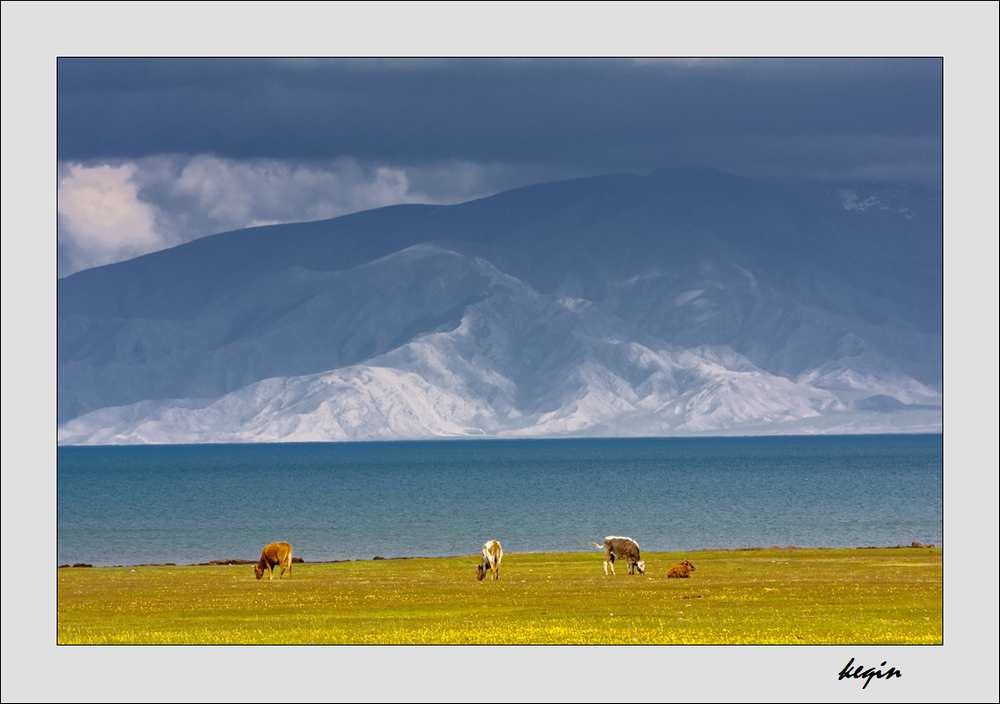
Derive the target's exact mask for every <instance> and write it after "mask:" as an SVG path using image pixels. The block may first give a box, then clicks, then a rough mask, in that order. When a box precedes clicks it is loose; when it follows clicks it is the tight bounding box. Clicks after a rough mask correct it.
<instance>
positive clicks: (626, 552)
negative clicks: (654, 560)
mask: <svg viewBox="0 0 1000 704" xmlns="http://www.w3.org/2000/svg"><path fill="white" fill-rule="evenodd" d="M591 545H593V546H594V547H595V548H599V547H601V546H600V545H598V544H597V543H591ZM620 557H623V558H625V564H627V565H628V573H629V574H635V572H634V570H639V574H646V563H645V561H643V560H641V559H639V544H638V543H637V542H635V541H634V540H632V539H631V538H620V537H618V536H614V535H609V536H608V537H607V538H605V539H604V574H607V573H608V564H610V565H611V574H614V573H615V560H616V559H618V558H620Z"/></svg>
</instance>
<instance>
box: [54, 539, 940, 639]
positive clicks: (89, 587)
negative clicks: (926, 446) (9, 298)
mask: <svg viewBox="0 0 1000 704" xmlns="http://www.w3.org/2000/svg"><path fill="white" fill-rule="evenodd" d="M643 557H644V558H645V560H646V574H645V575H639V574H636V575H634V576H630V575H628V574H627V572H626V569H625V565H624V563H623V562H620V563H618V565H617V572H618V574H617V576H611V575H609V576H607V577H606V576H605V575H604V569H603V560H604V555H603V552H601V551H598V550H596V549H595V550H594V551H593V552H590V553H586V552H578V553H524V554H517V553H513V554H511V553H508V554H505V555H504V560H503V564H502V566H501V569H500V579H499V580H497V581H490V579H489V577H487V579H486V580H485V581H483V582H477V581H476V579H475V572H476V570H475V566H476V564H478V562H479V559H480V558H479V555H468V556H463V557H444V558H426V559H425V558H413V559H396V560H373V561H354V562H339V563H304V564H303V563H299V564H295V565H294V566H293V572H292V574H291V577H289V575H288V573H287V572H286V574H285V576H284V578H283V579H280V580H279V579H278V575H277V571H276V572H275V578H274V580H273V581H268V579H267V576H266V574H265V576H264V578H263V579H262V580H260V581H257V580H256V579H254V576H253V566H252V565H222V566H187V567H174V566H143V567H101V568H61V569H59V570H57V580H58V626H57V631H58V632H57V642H58V643H59V644H110V643H120V644H139V643H190V644H193V643H219V644H243V643H258V644H277V643H317V644H318V643H352V644H364V643H371V644H390V643H393V644H395V643H408V644H432V643H459V644H477V643H482V644H505V643H520V644H570V643H600V644H616V643H642V644H651V643H684V644H695V643H713V644H725V643H740V644H807V643H813V644H936V643H941V642H942V603H943V602H942V551H941V550H940V549H934V548H931V549H921V548H877V549H848V550H807V549H789V550H780V549H766V550H745V551H743V550H741V551H695V552H689V553H683V554H682V553H644V555H643ZM684 558H687V559H689V560H691V562H693V563H694V566H695V568H696V569H695V571H694V572H693V573H692V575H691V578H690V579H667V570H668V569H669V567H670V565H671V564H673V563H675V562H680V561H681V560H682V559H684Z"/></svg>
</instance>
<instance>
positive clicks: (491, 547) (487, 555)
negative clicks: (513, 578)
mask: <svg viewBox="0 0 1000 704" xmlns="http://www.w3.org/2000/svg"><path fill="white" fill-rule="evenodd" d="M502 559H503V548H501V547H500V543H498V542H497V541H495V540H487V541H486V544H485V545H483V561H482V562H481V563H480V564H478V565H476V579H478V580H479V581H480V582H482V581H483V579H484V578H485V577H486V571H487V570H492V571H493V574H492V575H491V576H490V581H493V580H494V579H499V578H500V561H501V560H502Z"/></svg>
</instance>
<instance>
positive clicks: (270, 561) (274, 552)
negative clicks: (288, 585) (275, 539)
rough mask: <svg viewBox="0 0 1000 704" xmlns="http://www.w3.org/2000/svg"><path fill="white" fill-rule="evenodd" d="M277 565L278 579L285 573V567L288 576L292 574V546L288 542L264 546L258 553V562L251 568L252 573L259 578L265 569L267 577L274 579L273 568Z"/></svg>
mask: <svg viewBox="0 0 1000 704" xmlns="http://www.w3.org/2000/svg"><path fill="white" fill-rule="evenodd" d="M279 566H280V567H281V572H279V573H278V579H281V577H282V576H283V575H284V574H285V568H286V567H287V568H288V576H289V577H291V576H292V546H291V545H289V544H288V543H271V544H270V545H268V546H266V547H265V548H264V549H263V550H262V551H261V553H260V562H258V563H257V566H256V567H254V568H253V574H254V576H255V577H256V578H257V579H260V578H261V577H262V576H263V575H264V570H265V569H266V570H267V578H268V579H274V568H275V567H279Z"/></svg>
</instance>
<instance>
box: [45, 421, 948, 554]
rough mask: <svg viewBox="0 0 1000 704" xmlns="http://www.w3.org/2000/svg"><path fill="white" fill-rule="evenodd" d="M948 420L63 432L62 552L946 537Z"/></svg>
mask: <svg viewBox="0 0 1000 704" xmlns="http://www.w3.org/2000/svg"><path fill="white" fill-rule="evenodd" d="M942 480H943V444H942V436H940V435H882V436H870V435H866V436H823V437H770V438H663V439H572V440H475V441H431V442H381V443H303V444H273V445H257V444H247V445H182V446H177V445H167V446H163V445H161V446H133V447H61V448H59V450H58V482H57V485H58V508H57V510H58V514H57V516H58V532H57V535H58V554H57V559H58V564H74V563H77V562H85V563H89V564H93V565H95V566H111V565H135V564H145V563H164V562H173V563H176V564H179V565H181V564H185V565H186V564H192V563H198V562H208V561H210V560H216V559H228V558H243V559H257V558H258V557H259V556H260V550H261V547H262V546H264V545H265V544H267V543H271V542H275V541H279V540H287V541H288V542H290V543H291V544H292V545H293V546H294V554H295V555H296V556H297V557H302V558H303V559H305V560H306V561H307V562H313V561H324V560H356V559H371V558H373V557H375V556H381V557H415V556H425V557H435V556H448V555H466V554H471V553H478V552H479V550H480V548H481V547H482V544H483V542H485V541H486V540H487V539H493V538H495V539H497V540H499V541H500V542H501V543H502V544H503V548H504V551H505V552H512V553H516V552H542V551H571V552H579V551H587V550H593V551H594V552H595V553H596V552H597V550H596V549H595V548H592V547H590V546H589V542H590V541H593V542H596V543H601V542H603V539H604V536H606V535H627V536H630V537H632V538H634V539H635V540H636V541H637V542H638V543H639V545H640V547H641V548H642V549H643V550H648V551H688V550H696V549H699V548H745V547H757V546H761V547H770V546H772V545H778V546H782V547H785V546H789V545H796V546H799V547H833V548H838V547H862V546H871V545H874V546H889V545H897V544H904V545H909V544H910V543H911V542H913V541H917V542H921V543H934V544H935V545H937V546H939V547H940V546H942V544H943V538H942V535H943V519H942V494H943V482H942Z"/></svg>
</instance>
